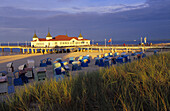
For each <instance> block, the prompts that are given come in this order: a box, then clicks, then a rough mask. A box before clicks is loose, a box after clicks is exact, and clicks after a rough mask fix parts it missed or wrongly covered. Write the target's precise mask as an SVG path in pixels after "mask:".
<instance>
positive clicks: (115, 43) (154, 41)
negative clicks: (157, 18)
mask: <svg viewBox="0 0 170 111" xmlns="http://www.w3.org/2000/svg"><path fill="white" fill-rule="evenodd" d="M147 43H148V44H150V43H152V44H159V43H170V40H169V39H168V40H150V41H147ZM91 44H94V45H96V44H98V45H105V41H98V40H94V41H92V40H91ZM123 44H126V45H132V44H133V45H138V44H140V41H137V40H135V41H134V40H133V41H130V40H129V41H128V40H121V41H112V42H109V43H108V41H106V45H123ZM18 45H19V46H31V43H30V42H29V43H22V42H12V43H9V42H8V43H2V42H1V43H0V46H18ZM25 51H26V49H25ZM30 51H31V50H30ZM16 54H21V53H20V49H18V48H14V49H12V53H10V49H9V48H4V52H2V49H1V48H0V56H5V55H16Z"/></svg>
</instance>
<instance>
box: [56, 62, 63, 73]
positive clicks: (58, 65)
mask: <svg viewBox="0 0 170 111" xmlns="http://www.w3.org/2000/svg"><path fill="white" fill-rule="evenodd" d="M61 74H65V69H64V68H63V67H61V63H55V64H54V75H61Z"/></svg>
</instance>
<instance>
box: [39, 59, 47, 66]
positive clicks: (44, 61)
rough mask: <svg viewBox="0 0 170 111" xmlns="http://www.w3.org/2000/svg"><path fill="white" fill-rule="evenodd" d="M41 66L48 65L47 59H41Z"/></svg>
mask: <svg viewBox="0 0 170 111" xmlns="http://www.w3.org/2000/svg"><path fill="white" fill-rule="evenodd" d="M40 67H47V64H46V60H45V59H42V60H41V61H40Z"/></svg>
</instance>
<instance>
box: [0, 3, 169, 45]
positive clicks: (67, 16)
mask: <svg viewBox="0 0 170 111" xmlns="http://www.w3.org/2000/svg"><path fill="white" fill-rule="evenodd" d="M48 28H49V29H50V33H51V35H52V36H53V37H55V36H57V35H63V34H66V32H67V34H68V36H70V37H73V36H78V35H79V33H80V32H81V33H82V35H83V36H84V38H87V39H91V40H104V39H105V38H106V39H110V38H112V39H113V41H114V40H139V39H140V37H147V38H148V39H150V40H158V39H170V31H169V30H170V0H0V38H1V41H0V42H16V41H21V42H23V41H31V40H32V37H33V34H34V30H36V33H37V36H38V37H40V38H43V37H45V36H46V35H47V33H48Z"/></svg>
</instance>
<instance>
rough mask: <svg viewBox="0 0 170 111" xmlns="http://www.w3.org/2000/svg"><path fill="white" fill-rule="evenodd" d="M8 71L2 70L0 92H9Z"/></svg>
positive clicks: (0, 73)
mask: <svg viewBox="0 0 170 111" xmlns="http://www.w3.org/2000/svg"><path fill="white" fill-rule="evenodd" d="M7 81H8V80H7V73H6V71H5V72H3V71H2V72H0V93H7V92H8V82H7Z"/></svg>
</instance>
